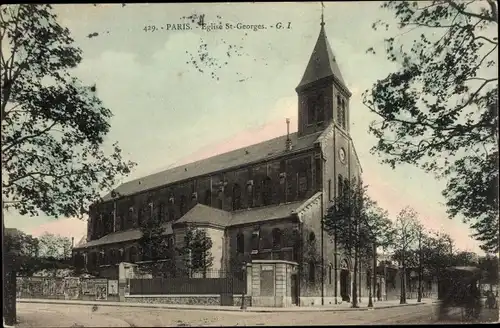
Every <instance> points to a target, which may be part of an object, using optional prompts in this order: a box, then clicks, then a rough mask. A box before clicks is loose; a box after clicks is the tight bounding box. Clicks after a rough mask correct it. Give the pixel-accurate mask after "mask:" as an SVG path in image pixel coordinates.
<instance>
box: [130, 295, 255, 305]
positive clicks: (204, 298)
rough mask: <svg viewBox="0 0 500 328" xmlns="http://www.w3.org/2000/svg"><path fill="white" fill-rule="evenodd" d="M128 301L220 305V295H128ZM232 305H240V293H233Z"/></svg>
mask: <svg viewBox="0 0 500 328" xmlns="http://www.w3.org/2000/svg"><path fill="white" fill-rule="evenodd" d="M125 302H128V303H149V304H181V305H216V306H219V305H221V296H220V295H216V294H213V295H128V296H125ZM245 302H246V304H247V306H250V305H251V297H249V296H247V297H245ZM233 306H241V295H233Z"/></svg>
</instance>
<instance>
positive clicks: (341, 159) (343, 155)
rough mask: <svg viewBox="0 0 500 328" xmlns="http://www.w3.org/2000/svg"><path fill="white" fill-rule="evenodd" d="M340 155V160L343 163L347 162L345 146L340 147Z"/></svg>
mask: <svg viewBox="0 0 500 328" xmlns="http://www.w3.org/2000/svg"><path fill="white" fill-rule="evenodd" d="M339 156H340V161H341V162H342V163H345V150H344V148H340V149H339Z"/></svg>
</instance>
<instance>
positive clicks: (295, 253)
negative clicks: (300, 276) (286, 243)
mask: <svg viewBox="0 0 500 328" xmlns="http://www.w3.org/2000/svg"><path fill="white" fill-rule="evenodd" d="M292 238H293V260H294V261H298V259H299V252H300V241H301V238H300V234H299V231H298V230H297V229H294V230H293V233H292Z"/></svg>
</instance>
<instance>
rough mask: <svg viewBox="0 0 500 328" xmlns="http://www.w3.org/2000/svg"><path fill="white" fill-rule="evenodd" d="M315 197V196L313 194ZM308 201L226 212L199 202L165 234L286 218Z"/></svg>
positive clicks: (121, 236) (137, 234) (130, 234)
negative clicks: (186, 227)
mask: <svg viewBox="0 0 500 328" xmlns="http://www.w3.org/2000/svg"><path fill="white" fill-rule="evenodd" d="M313 197H314V196H313ZM308 201H309V200H306V201H298V202H293V203H287V204H280V205H274V206H265V207H257V208H251V209H247V210H239V211H235V212H232V213H231V212H226V211H223V210H220V209H217V208H213V207H210V206H206V205H203V204H197V205H196V206H194V207H193V208H192V209H191V210H189V211H188V212H187V213H186V214H184V216H183V217H181V218H180V219H179V220H177V221H175V222H173V223H172V222H169V223H166V224H164V226H165V228H166V231H165V235H169V234H172V233H173V231H172V225H175V224H178V223H205V224H210V225H215V226H219V227H221V228H224V227H230V226H236V225H242V224H249V223H256V222H263V221H269V220H275V219H284V218H287V217H289V216H291V215H292V214H294V213H295V211H296V210H297V209H299V208H300V207H301V206H302V205H303V204H305V203H307V202H308ZM141 237H142V232H141V231H140V230H139V229H130V230H125V231H119V232H114V233H111V234H108V235H106V236H104V237H102V238H100V239H97V240H92V241H90V242H88V243H86V244H84V245H78V246H76V247H75V248H74V249H75V250H79V249H85V248H91V247H96V246H102V245H106V244H115V243H120V242H126V241H132V240H137V239H139V238H141Z"/></svg>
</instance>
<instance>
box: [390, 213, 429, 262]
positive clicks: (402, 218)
mask: <svg viewBox="0 0 500 328" xmlns="http://www.w3.org/2000/svg"><path fill="white" fill-rule="evenodd" d="M420 229H422V227H421V225H420V223H419V221H418V213H417V212H415V210H414V209H412V208H411V207H405V208H403V209H402V210H401V211H400V212H399V213H398V216H397V217H396V221H395V222H394V234H393V236H392V238H393V249H394V255H393V259H394V260H395V261H398V262H399V263H400V264H401V265H403V266H404V265H405V264H406V263H405V262H406V261H409V260H410V259H411V258H412V256H411V252H412V251H413V250H415V248H416V243H417V242H418V237H419V232H420Z"/></svg>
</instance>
